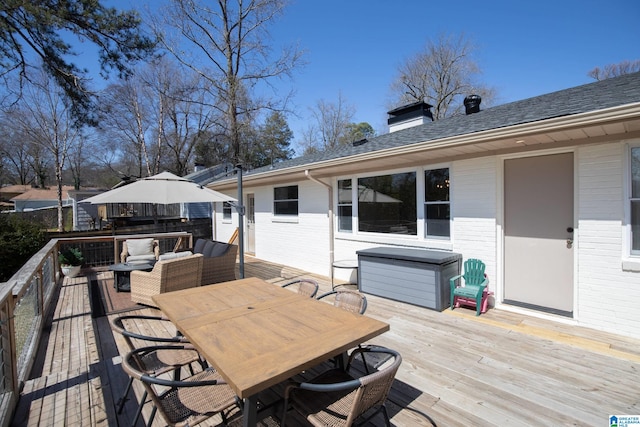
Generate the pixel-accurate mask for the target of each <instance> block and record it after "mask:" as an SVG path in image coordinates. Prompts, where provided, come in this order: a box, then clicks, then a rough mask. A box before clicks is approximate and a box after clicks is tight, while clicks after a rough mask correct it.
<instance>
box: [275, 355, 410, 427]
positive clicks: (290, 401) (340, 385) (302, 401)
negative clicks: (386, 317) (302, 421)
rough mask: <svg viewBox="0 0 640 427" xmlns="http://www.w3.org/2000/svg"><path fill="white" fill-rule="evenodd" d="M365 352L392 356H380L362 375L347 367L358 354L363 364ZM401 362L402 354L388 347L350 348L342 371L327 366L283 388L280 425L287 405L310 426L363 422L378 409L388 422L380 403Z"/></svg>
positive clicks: (389, 388) (346, 426) (384, 409)
mask: <svg viewBox="0 0 640 427" xmlns="http://www.w3.org/2000/svg"><path fill="white" fill-rule="evenodd" d="M367 355H370V356H373V355H376V356H377V358H379V357H380V356H382V357H383V358H386V357H389V358H390V359H393V360H385V359H382V360H384V362H382V363H380V364H378V365H377V366H378V367H376V366H372V367H371V368H370V369H373V370H374V372H373V373H371V374H367V375H364V376H362V375H359V374H357V373H356V371H355V370H354V369H351V368H352V367H353V362H354V361H355V360H356V357H357V356H361V357H362V361H363V362H364V364H365V365H366V364H367V357H366V356H367ZM370 359H371V358H370ZM401 363H402V356H400V354H399V353H398V352H396V351H394V350H391V349H388V348H384V347H377V346H367V347H363V348H358V349H356V350H354V351H353V352H352V353H351V356H350V357H349V363H348V365H347V370H346V371H345V370H343V369H331V370H329V371H326V372H324V373H322V374H320V375H318V376H317V377H316V378H314V379H312V380H311V381H309V382H305V383H293V384H291V385H289V386H287V387H286V388H285V400H284V412H283V415H282V420H281V421H282V422H281V425H282V426H285V425H286V418H287V411H288V410H289V406H291V407H293V409H294V410H295V411H297V412H298V413H300V414H301V415H302V416H303V417H305V418H306V419H307V421H309V422H310V423H311V424H312V425H314V426H332V427H337V426H344V427H349V426H351V425H353V424H354V421H356V420H358V421H360V419H361V418H364V420H361V422H360V424H365V423H366V422H367V421H368V420H370V419H371V418H373V417H374V416H375V415H377V414H378V413H379V412H382V415H383V416H384V420H385V423H386V425H387V426H390V425H391V424H390V422H389V415H388V414H387V409H386V408H385V406H384V403H385V401H386V400H387V396H388V394H389V390H391V385H392V384H393V380H394V378H395V375H396V372H397V371H398V368H399V367H400V364H401ZM368 370H369V369H367V371H368Z"/></svg>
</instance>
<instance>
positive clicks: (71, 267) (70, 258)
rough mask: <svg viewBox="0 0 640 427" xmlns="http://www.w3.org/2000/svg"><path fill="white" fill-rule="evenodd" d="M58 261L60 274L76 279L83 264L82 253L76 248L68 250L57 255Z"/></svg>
mask: <svg viewBox="0 0 640 427" xmlns="http://www.w3.org/2000/svg"><path fill="white" fill-rule="evenodd" d="M58 261H59V262H60V269H61V270H62V274H64V275H65V276H67V277H76V276H77V275H78V273H80V268H81V267H82V263H83V262H84V257H83V256H82V252H81V251H80V249H78V248H68V249H65V250H64V251H60V252H59V253H58Z"/></svg>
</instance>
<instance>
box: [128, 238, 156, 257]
mask: <svg viewBox="0 0 640 427" xmlns="http://www.w3.org/2000/svg"><path fill="white" fill-rule="evenodd" d="M127 253H128V254H129V255H147V254H153V239H152V238H151V239H132V240H127Z"/></svg>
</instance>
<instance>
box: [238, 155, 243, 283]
mask: <svg viewBox="0 0 640 427" xmlns="http://www.w3.org/2000/svg"><path fill="white" fill-rule="evenodd" d="M236 168H237V170H238V205H237V206H236V210H237V211H238V252H239V254H238V257H239V272H240V278H241V279H244V205H243V204H242V165H241V164H237V165H236Z"/></svg>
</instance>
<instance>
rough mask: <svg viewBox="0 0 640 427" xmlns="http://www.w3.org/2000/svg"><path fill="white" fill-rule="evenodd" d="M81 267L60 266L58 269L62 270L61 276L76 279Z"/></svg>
mask: <svg viewBox="0 0 640 427" xmlns="http://www.w3.org/2000/svg"><path fill="white" fill-rule="evenodd" d="M81 268H82V266H81V265H62V266H60V269H61V270H62V274H64V275H65V276H67V277H76V276H77V275H78V274H79V273H80V269H81Z"/></svg>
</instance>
